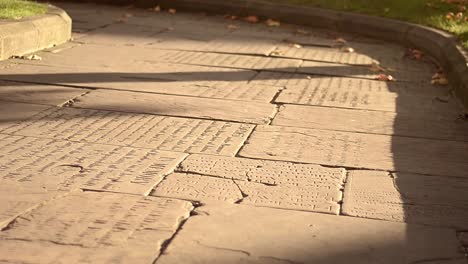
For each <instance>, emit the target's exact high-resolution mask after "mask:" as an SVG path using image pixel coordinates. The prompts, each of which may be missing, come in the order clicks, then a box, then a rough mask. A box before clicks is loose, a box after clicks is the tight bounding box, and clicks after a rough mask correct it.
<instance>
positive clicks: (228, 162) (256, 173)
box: [176, 154, 346, 189]
mask: <svg viewBox="0 0 468 264" xmlns="http://www.w3.org/2000/svg"><path fill="white" fill-rule="evenodd" d="M176 171H181V172H187V173H195V174H202V175H209V176H215V177H221V178H225V179H234V180H241V181H248V182H256V183H262V184H267V185H291V186H297V187H300V186H312V187H318V188H324V189H326V188H328V189H336V188H341V187H342V185H343V182H344V179H345V177H346V171H345V170H344V169H339V168H325V167H322V166H319V165H313V164H296V163H290V162H282V161H269V160H255V159H244V158H234V157H220V156H211V155H199V154H193V155H190V156H188V157H187V158H186V159H185V160H184V161H183V162H182V163H181V164H180V166H179V167H178V168H177V169H176Z"/></svg>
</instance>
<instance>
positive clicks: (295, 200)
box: [152, 173, 342, 214]
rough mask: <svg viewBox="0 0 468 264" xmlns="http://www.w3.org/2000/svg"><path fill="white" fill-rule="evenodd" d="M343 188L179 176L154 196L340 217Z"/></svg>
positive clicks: (168, 178)
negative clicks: (266, 183)
mask: <svg viewBox="0 0 468 264" xmlns="http://www.w3.org/2000/svg"><path fill="white" fill-rule="evenodd" d="M340 188H341V186H338V185H335V186H333V187H329V186H320V185H318V186H317V185H315V186H314V185H313V184H305V185H304V186H302V185H299V186H294V185H288V184H285V185H277V186H272V185H265V184H259V183H256V182H248V181H238V180H234V179H221V178H217V177H211V176H203V175H198V174H186V173H175V174H171V175H169V176H167V177H166V178H165V179H164V181H162V182H161V183H160V184H159V185H158V186H157V187H156V189H155V191H154V192H153V193H152V195H155V196H163V197H170V198H179V199H186V200H192V201H201V202H202V203H212V202H219V201H223V202H229V203H242V204H251V205H255V206H265V207H275V208H283V209H292V210H303V211H313V212H321V213H328V214H338V213H339V210H340V206H339V204H338V203H339V202H340V201H341V199H342V194H341V191H340Z"/></svg>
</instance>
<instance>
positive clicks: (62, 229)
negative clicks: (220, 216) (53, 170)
mask: <svg viewBox="0 0 468 264" xmlns="http://www.w3.org/2000/svg"><path fill="white" fill-rule="evenodd" d="M191 209H192V205H191V204H190V203H188V202H184V201H177V200H170V199H162V198H154V197H142V196H135V195H122V194H111V193H91V192H86V193H72V194H70V195H68V196H66V197H63V198H61V199H60V200H56V201H53V202H50V203H48V204H46V205H45V206H42V207H40V208H38V209H36V210H34V211H32V212H30V213H27V214H24V215H22V216H21V218H18V219H16V221H15V222H14V224H13V225H11V227H10V228H8V229H6V230H4V231H3V232H2V233H1V234H0V255H1V256H2V260H4V261H6V262H23V263H24V262H40V263H57V262H59V263H64V260H65V259H66V262H68V263H93V262H94V263H95V262H99V263H151V262H152V261H154V259H155V258H156V257H157V256H158V255H159V251H160V248H161V245H162V243H163V242H164V241H166V240H167V239H169V238H170V237H171V236H172V235H173V233H174V232H175V231H176V230H177V228H178V226H179V225H180V222H181V221H182V220H183V219H185V218H188V217H189V213H190V211H191ZM20 250H21V251H20ZM21 252H23V253H21ZM24 252H28V253H27V254H24Z"/></svg>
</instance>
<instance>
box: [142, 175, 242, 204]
mask: <svg viewBox="0 0 468 264" xmlns="http://www.w3.org/2000/svg"><path fill="white" fill-rule="evenodd" d="M151 195H154V196H163V197H171V198H178V199H185V200H192V201H202V202H204V203H206V202H208V203H210V202H220V201H222V202H229V203H234V202H237V201H239V200H242V194H241V192H240V191H239V188H238V187H237V186H236V183H235V182H233V181H230V180H224V179H221V178H215V177H206V176H205V177H204V176H201V175H196V174H185V173H174V174H171V175H169V176H167V177H166V178H165V179H164V181H162V182H161V183H160V184H159V185H158V186H157V187H156V189H155V191H154V192H153V193H152V194H151Z"/></svg>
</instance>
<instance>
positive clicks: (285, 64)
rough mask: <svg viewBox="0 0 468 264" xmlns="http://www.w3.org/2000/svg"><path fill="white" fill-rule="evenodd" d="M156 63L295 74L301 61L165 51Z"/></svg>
mask: <svg viewBox="0 0 468 264" xmlns="http://www.w3.org/2000/svg"><path fill="white" fill-rule="evenodd" d="M158 61H164V62H170V63H180V64H192V65H207V66H218V67H230V68H239V69H252V70H271V71H282V72H295V71H296V69H297V68H298V67H299V65H300V64H301V60H297V59H284V58H271V57H262V56H247V55H232V54H222V53H207V52H193V51H167V52H166V54H164V55H162V56H161V58H160V59H159V60H158Z"/></svg>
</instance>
